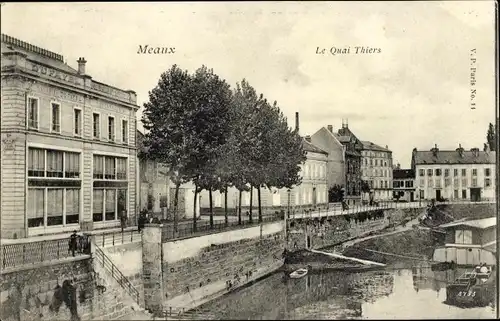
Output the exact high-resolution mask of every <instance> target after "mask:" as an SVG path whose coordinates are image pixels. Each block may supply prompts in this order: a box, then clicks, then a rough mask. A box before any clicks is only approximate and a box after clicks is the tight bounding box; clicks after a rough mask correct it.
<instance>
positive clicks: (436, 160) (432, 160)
mask: <svg viewBox="0 0 500 321" xmlns="http://www.w3.org/2000/svg"><path fill="white" fill-rule="evenodd" d="M413 156H414V161H415V164H416V165H422V164H495V152H494V151H481V150H479V149H476V150H468V151H466V150H464V149H461V150H459V149H457V150H454V151H452V150H434V151H432V150H431V151H415V152H414V153H413Z"/></svg>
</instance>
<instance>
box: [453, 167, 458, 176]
mask: <svg viewBox="0 0 500 321" xmlns="http://www.w3.org/2000/svg"><path fill="white" fill-rule="evenodd" d="M453 176H458V169H456V168H455V169H454V170H453Z"/></svg>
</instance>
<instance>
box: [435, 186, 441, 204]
mask: <svg viewBox="0 0 500 321" xmlns="http://www.w3.org/2000/svg"><path fill="white" fill-rule="evenodd" d="M440 199H441V190H440V189H437V190H436V201H438V200H440Z"/></svg>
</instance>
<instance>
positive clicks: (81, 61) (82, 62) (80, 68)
mask: <svg viewBox="0 0 500 321" xmlns="http://www.w3.org/2000/svg"><path fill="white" fill-rule="evenodd" d="M77 62H78V74H80V75H85V64H86V63H87V61H86V60H85V58H83V57H80V58H78V60H77Z"/></svg>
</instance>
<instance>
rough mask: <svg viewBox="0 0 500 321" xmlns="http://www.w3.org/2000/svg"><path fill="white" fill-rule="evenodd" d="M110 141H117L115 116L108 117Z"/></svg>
mask: <svg viewBox="0 0 500 321" xmlns="http://www.w3.org/2000/svg"><path fill="white" fill-rule="evenodd" d="M108 139H109V141H111V142H114V141H115V118H114V117H113V116H109V117H108Z"/></svg>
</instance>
